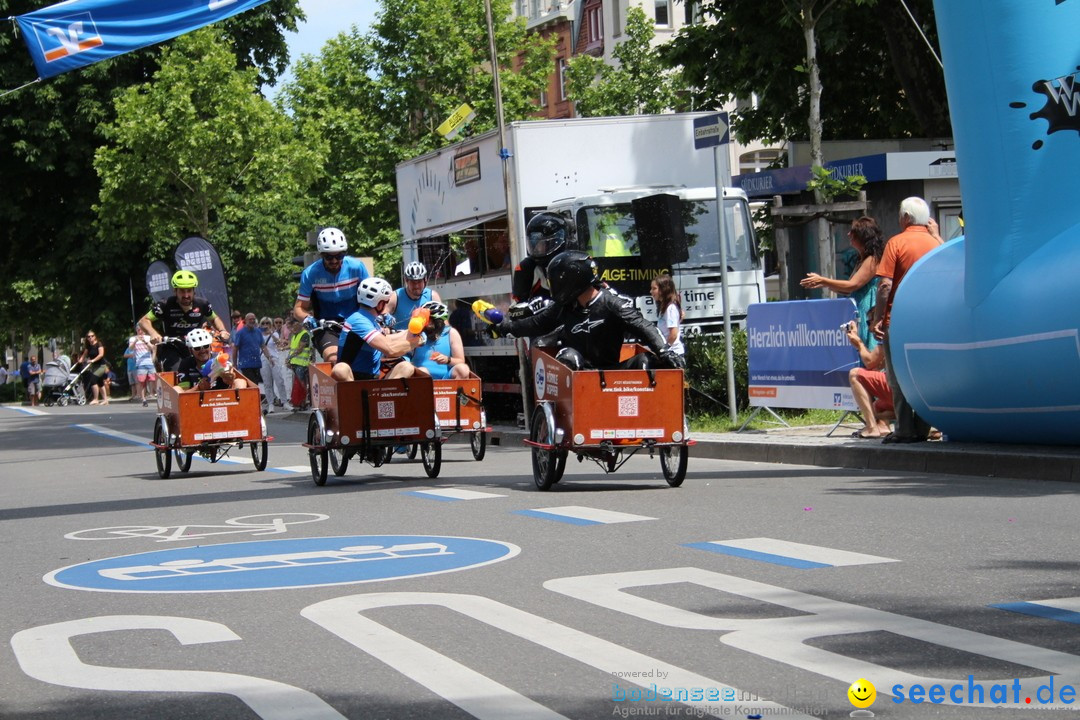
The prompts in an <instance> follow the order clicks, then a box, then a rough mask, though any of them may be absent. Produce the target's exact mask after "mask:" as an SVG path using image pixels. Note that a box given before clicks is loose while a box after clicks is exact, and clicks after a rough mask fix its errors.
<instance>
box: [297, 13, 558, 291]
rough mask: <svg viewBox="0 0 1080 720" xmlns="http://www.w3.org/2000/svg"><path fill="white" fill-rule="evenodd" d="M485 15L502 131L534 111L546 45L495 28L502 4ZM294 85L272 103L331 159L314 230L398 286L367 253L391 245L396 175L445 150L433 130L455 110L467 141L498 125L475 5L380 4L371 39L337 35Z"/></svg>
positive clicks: (390, 270) (387, 259) (381, 261)
mask: <svg viewBox="0 0 1080 720" xmlns="http://www.w3.org/2000/svg"><path fill="white" fill-rule="evenodd" d="M492 10H493V16H494V17H495V18H496V19H497V20H496V21H495V36H496V44H497V54H498V59H499V60H498V61H499V72H500V80H501V85H502V96H503V98H502V99H503V108H504V115H505V117H506V120H507V121H508V122H509V121H511V120H517V119H522V118H525V117H528V116H529V115H530V114H531V113H532V112H534V111H535V109H536V107H535V104H534V99H535V98H537V97H539V95H540V90H541V89H542V88H543V87H544V86H545V84H546V82H547V78H548V76H549V75H550V73H551V71H552V67H553V61H552V57H553V54H552V47H553V43H552V42H548V41H544V40H542V39H541V38H539V37H538V36H536V35H530V34H527V33H526V30H525V21H524V20H523V19H519V20H517V21H514V22H506V21H501V20H498V18H505V17H508V16H509V14H510V0H494V1H493V3H492ZM519 53H521V63H520V65H518V66H516V67H517V69H516V70H515V69H514V68H515V64H514V62H515V57H516V56H517V55H518V54H519ZM294 74H295V81H294V82H292V83H291V84H289V85H287V86H286V87H285V88H284V90H283V92H282V95H281V101H282V102H283V104H284V107H286V108H287V109H288V111H289V112H290V113H291V114H292V116H293V118H294V120H295V122H296V124H297V127H298V128H299V129H300V132H301V133H303V134H307V135H315V136H319V137H322V138H325V139H326V141H327V142H328V144H329V148H330V150H329V154H328V156H327V161H326V166H325V169H326V174H325V176H324V178H323V179H322V181H321V185H320V186H319V187H318V189H317V191H316V195H318V196H319V198H320V207H319V209H318V216H319V218H320V223H322V224H326V225H336V226H339V227H341V228H342V229H343V230H344V231H345V233H346V236H347V237H348V238H349V243H350V247H351V248H352V251H353V252H357V253H359V254H374V255H376V261H377V272H378V273H379V274H382V275H385V276H388V277H392V278H393V277H396V275H397V268H398V266H399V264H400V255H399V254H398V253H396V252H384V251H380V252H377V253H376V252H375V250H376V249H377V248H386V247H388V246H392V245H394V244H396V243H397V242H399V241H400V233H399V232H398V230H397V224H398V223H397V204H396V198H395V172H394V167H395V165H396V164H397V163H399V162H402V161H404V160H407V159H409V158H412V157H415V156H417V155H420V154H423V153H425V152H428V151H430V150H433V149H436V148H438V147H441V146H444V145H446V144H447V143H448V142H449V141H447V140H445V139H443V138H441V137H440V136H439V135H437V134H436V133H435V128H436V127H438V125H440V124H441V123H442V122H443V121H444V120H445V119H446V118H447V117H448V116H449V115H450V114H451V113H452V112H453V111H454V110H455V109H456V108H457V107H458V106H459V105H461V103H463V102H467V103H469V105H471V106H472V108H473V109H474V110H475V111H476V118H475V119H474V120H473V121H472V122H471V123H470V125H469V126H468V127H467V128H466V129H465V131H464V133H465V134H466V135H471V134H477V133H481V132H484V131H487V130H490V129H491V128H493V127H494V126H495V124H496V118H495V100H494V92H493V89H492V77H491V71H490V62H489V54H488V41H487V29H486V22H485V18H484V8H483V4H482V3H459V2H456V1H455V0H420V1H418V0H382V11H381V12H380V13H379V15H378V19H377V20H376V22H375V24H374V25H373V27H372V30H371V31H370V32H369V33H367V34H361V33H360V32H358V31H357V30H356V29H355V28H354V29H353V30H352V31H350V32H348V33H342V34H340V35H338V36H337V37H336V38H334V39H332V40H331V41H330V42H328V43H327V44H326V46H324V48H323V49H322V52H321V53H320V54H319V56H318V57H307V58H303V59H302V60H301V61H300V62H299V63H298V65H297V67H296V68H295V72H294Z"/></svg>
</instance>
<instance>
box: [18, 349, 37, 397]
mask: <svg viewBox="0 0 1080 720" xmlns="http://www.w3.org/2000/svg"><path fill="white" fill-rule="evenodd" d="M19 375H21V376H22V381H23V387H24V388H26V399H27V400H28V401H29V402H30V406H31V407H33V406H35V405H37V404H38V401H39V400H41V365H39V364H38V361H37V357H36V356H34V355H31V356H30V358H29V359H28V360H25V361H24V362H23V364H22V365H21V366H19Z"/></svg>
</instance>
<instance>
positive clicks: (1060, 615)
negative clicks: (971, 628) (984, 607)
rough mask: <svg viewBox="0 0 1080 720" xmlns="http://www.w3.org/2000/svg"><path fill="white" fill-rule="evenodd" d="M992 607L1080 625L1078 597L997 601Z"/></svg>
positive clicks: (1079, 599)
mask: <svg viewBox="0 0 1080 720" xmlns="http://www.w3.org/2000/svg"><path fill="white" fill-rule="evenodd" d="M990 607H992V608H998V609H999V610H1008V611H1009V612H1014V613H1021V614H1023V615H1034V616H1035V617H1041V618H1046V619H1047V620H1057V621H1058V622H1067V623H1072V624H1073V625H1080V597H1069V598H1058V599H1056V600H1032V601H1030V602H1011V603H997V604H994V605H991V606H990Z"/></svg>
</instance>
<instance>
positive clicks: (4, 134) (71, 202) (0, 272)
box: [0, 0, 303, 346]
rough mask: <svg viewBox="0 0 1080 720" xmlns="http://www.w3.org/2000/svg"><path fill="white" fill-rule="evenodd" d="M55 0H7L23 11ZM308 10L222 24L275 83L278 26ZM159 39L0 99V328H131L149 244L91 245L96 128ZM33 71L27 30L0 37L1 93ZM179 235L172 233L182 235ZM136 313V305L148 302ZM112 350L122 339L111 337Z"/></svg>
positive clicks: (254, 14)
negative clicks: (132, 292)
mask: <svg viewBox="0 0 1080 720" xmlns="http://www.w3.org/2000/svg"><path fill="white" fill-rule="evenodd" d="M51 4H53V0H0V15H3V16H7V15H20V14H23V13H26V12H30V11H32V10H35V9H37V8H40V7H44V6H46V5H51ZM302 18H303V15H302V14H301V12H300V9H299V0H270V2H268V3H266V4H265V5H262V6H260V7H259V8H258V9H255V10H252V11H249V12H247V13H241V14H240V15H237V16H235V17H233V18H231V19H229V20H227V21H225V22H223V23H220V24H219V27H220V28H221V30H222V31H223V32H224V33H225V37H226V38H227V40H226V42H227V43H228V46H229V47H231V48H232V49H233V50H234V51H235V53H236V54H237V56H238V57H239V58H241V59H240V60H237V61H236V62H237V63H239V64H242V65H246V66H249V67H255V68H257V69H258V71H259V73H260V77H261V78H262V79H263V80H265V81H268V82H269V81H272V80H273V79H274V78H276V77H277V75H278V73H279V72H280V70H281V68H282V67H284V64H285V62H286V60H287V56H286V53H285V44H284V36H283V34H282V33H283V30H286V29H292V28H295V26H296V21H297V19H302ZM165 46H166V45H158V46H154V47H150V48H144V49H142V50H139V51H137V52H133V53H128V54H127V55H123V56H120V57H117V58H113V59H111V60H106V61H104V62H100V63H97V64H94V65H91V66H88V67H86V68H82V69H80V70H76V71H73V72H69V73H65V74H63V75H59V76H57V77H55V78H51V79H49V80H46V81H43V82H41V83H38V84H36V85H32V86H30V87H27V88H24V89H22V90H19V91H17V92H13V93H10V94H7V95H4V96H2V97H0V168H3V173H4V180H3V188H4V192H2V193H0V323H2V324H3V326H4V327H5V328H12V329H19V328H27V329H32V330H33V331H34V332H35V333H43V334H46V335H61V334H64V331H65V330H69V329H72V328H78V329H79V330H80V331H81V330H82V329H85V328H86V327H87V326H88V325H89V324H90V323H93V324H94V325H95V326H96V329H98V330H99V331H100V332H106V333H107V332H108V330H109V329H110V328H116V329H117V331H118V332H128V330H126V329H125V328H126V326H127V325H128V323H129V319H130V316H131V314H132V310H131V309H130V307H129V283H130V284H131V285H133V286H134V288H135V295H136V298H139V297H140V296H141V295H142V292H141V290H140V286H141V285H142V277H143V271H144V270H145V269H146V265H147V263H148V261H149V260H151V259H154V258H149V257H147V256H146V255H145V250H146V245H145V243H143V244H142V245H138V246H133V247H125V248H123V249H121V250H119V251H117V250H116V249H115V246H112V245H110V247H109V249H108V250H107V251H106V250H105V249H103V248H102V247H101V246H100V245H99V244H98V243H97V242H96V240H95V234H96V231H95V228H94V222H95V215H94V212H93V209H92V207H93V205H94V203H95V202H97V201H98V198H99V195H100V187H99V181H98V177H97V174H96V173H95V172H94V167H93V161H94V153H95V151H96V149H97V147H98V146H99V145H101V144H102V142H103V137H102V135H101V134H100V132H99V130H98V128H99V126H100V125H101V124H103V123H108V122H111V121H112V120H113V118H114V117H115V115H114V112H115V111H114V107H113V95H114V94H115V93H118V92H121V91H122V90H123V89H124V88H126V87H128V86H130V85H133V84H137V83H142V82H145V81H146V80H148V79H149V78H150V77H151V75H152V74H153V72H154V70H155V69H156V67H157V58H158V55H159V54H160V52H161V49H162V47H165ZM34 76H35V72H34V66H33V63H32V62H31V61H30V56H29V54H28V53H27V52H26V47H25V43H24V42H23V38H22V37H21V36H16V35H15V34H14V33H12V32H4V33H0V93H3V92H4V91H7V90H11V89H14V88H16V87H19V86H21V85H23V84H24V83H26V82H28V81H30V80H31V79H33V78H34ZM180 239H181V238H179V237H177V238H175V239H174V240H175V241H178V240H180ZM136 302H137V303H139V309H140V310H141V302H139V301H138V300H136ZM111 345H112V346H115V342H114V343H112V344H111Z"/></svg>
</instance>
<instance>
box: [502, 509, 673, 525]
mask: <svg viewBox="0 0 1080 720" xmlns="http://www.w3.org/2000/svg"><path fill="white" fill-rule="evenodd" d="M514 514H515V515H526V516H528V517H536V518H541V519H543V520H556V521H558V522H564V523H569V524H571V525H611V524H613V523H624V522H637V521H639V520H655V519H656V518H652V517H646V516H645V515H631V514H630V513H621V512H614V511H612V510H598V509H596V508H588V507H582V506H580V505H564V506H563V507H550V508H543V509H537V510H515V511H514Z"/></svg>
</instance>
